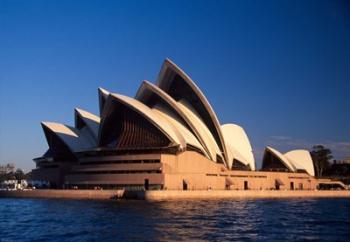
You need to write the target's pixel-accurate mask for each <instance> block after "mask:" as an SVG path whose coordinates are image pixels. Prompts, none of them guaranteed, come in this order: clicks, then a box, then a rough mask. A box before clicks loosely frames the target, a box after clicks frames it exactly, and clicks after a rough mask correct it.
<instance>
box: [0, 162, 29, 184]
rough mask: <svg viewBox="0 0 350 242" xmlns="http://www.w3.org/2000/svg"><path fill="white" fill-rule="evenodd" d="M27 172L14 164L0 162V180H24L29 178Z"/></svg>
mask: <svg viewBox="0 0 350 242" xmlns="http://www.w3.org/2000/svg"><path fill="white" fill-rule="evenodd" d="M29 175H30V174H29V173H27V174H26V173H24V172H23V170H22V169H20V168H17V169H16V167H15V165H14V164H12V163H8V164H5V165H1V164H0V182H3V181H6V180H24V179H28V178H29Z"/></svg>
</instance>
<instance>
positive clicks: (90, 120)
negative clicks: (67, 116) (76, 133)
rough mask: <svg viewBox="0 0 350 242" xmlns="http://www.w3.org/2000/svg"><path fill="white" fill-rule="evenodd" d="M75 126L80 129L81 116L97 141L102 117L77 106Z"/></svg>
mask: <svg viewBox="0 0 350 242" xmlns="http://www.w3.org/2000/svg"><path fill="white" fill-rule="evenodd" d="M74 111H75V112H74V113H75V115H74V116H75V128H78V129H79V127H78V126H79V118H80V119H81V120H82V121H83V122H84V123H85V125H86V127H87V128H88V129H89V131H90V134H91V135H92V137H93V138H94V139H95V141H96V142H97V138H98V129H99V125H100V117H98V116H96V115H95V114H92V113H90V112H87V111H85V110H82V109H79V108H75V109H74Z"/></svg>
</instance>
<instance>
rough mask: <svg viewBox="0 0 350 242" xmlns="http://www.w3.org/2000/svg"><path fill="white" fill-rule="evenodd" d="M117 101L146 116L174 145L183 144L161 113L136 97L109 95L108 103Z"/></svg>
mask: <svg viewBox="0 0 350 242" xmlns="http://www.w3.org/2000/svg"><path fill="white" fill-rule="evenodd" d="M115 101H116V102H118V103H121V104H123V105H124V106H126V107H128V108H130V109H132V110H134V111H135V112H137V113H139V114H140V115H142V116H143V117H145V118H146V119H147V120H148V121H149V122H151V124H153V125H154V126H155V127H156V128H157V129H158V130H160V131H161V132H162V133H163V134H164V135H165V136H166V137H167V138H168V139H169V140H170V141H171V142H172V143H173V145H181V140H180V138H179V137H178V136H177V134H176V131H174V129H173V127H172V126H170V125H169V124H168V123H167V121H166V120H164V119H163V118H162V117H161V116H159V114H157V113H156V112H154V111H153V110H152V109H150V108H149V107H148V106H146V105H145V104H143V103H141V102H140V101H138V100H136V99H134V98H131V97H127V96H124V95H120V94H116V93H111V94H110V95H109V97H108V99H107V102H106V104H107V103H108V104H109V103H113V102H115ZM103 118H107V117H103ZM103 122H104V121H103V120H102V123H101V129H103ZM101 129H100V134H101ZM100 138H101V137H100Z"/></svg>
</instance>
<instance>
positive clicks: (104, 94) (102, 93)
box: [98, 87, 110, 116]
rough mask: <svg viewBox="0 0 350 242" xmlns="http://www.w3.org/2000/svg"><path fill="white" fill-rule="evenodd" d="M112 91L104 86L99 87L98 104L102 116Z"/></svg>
mask: <svg viewBox="0 0 350 242" xmlns="http://www.w3.org/2000/svg"><path fill="white" fill-rule="evenodd" d="M109 94H110V92H109V91H107V90H106V89H103V88H102V87H99V88H98V104H99V108H100V116H102V112H103V107H104V105H105V103H106V101H107V98H108V96H109Z"/></svg>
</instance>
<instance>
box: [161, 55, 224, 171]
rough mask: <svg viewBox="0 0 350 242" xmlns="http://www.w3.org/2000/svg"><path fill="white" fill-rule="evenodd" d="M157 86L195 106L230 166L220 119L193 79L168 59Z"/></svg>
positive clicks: (176, 98)
mask: <svg viewBox="0 0 350 242" xmlns="http://www.w3.org/2000/svg"><path fill="white" fill-rule="evenodd" d="M157 85H158V86H159V87H160V88H161V89H163V90H164V91H165V92H167V93H168V94H169V95H170V96H171V97H173V98H174V99H175V100H176V101H179V100H180V99H185V100H186V101H187V102H190V103H193V104H195V106H194V109H195V110H196V112H197V113H198V118H199V119H201V120H202V123H203V124H205V125H206V126H207V128H208V130H209V132H211V133H212V137H214V140H215V142H216V146H218V147H219V149H220V153H221V154H220V157H222V156H223V158H224V161H225V163H226V165H227V166H228V163H227V149H226V145H225V141H224V138H223V135H222V133H221V128H220V123H219V121H218V118H217V116H216V114H215V112H214V111H213V109H212V107H211V105H210V104H209V102H208V100H207V99H206V97H205V96H204V94H203V93H202V91H201V90H200V89H199V88H198V87H197V86H196V84H195V83H194V82H193V81H192V80H191V78H190V77H189V76H188V75H187V74H186V73H185V72H184V71H183V70H181V69H180V68H179V67H178V66H177V65H176V64H174V63H173V62H172V61H170V60H169V59H166V60H165V61H164V64H163V66H162V69H161V71H160V73H159V76H158V80H157ZM174 85H175V86H174Z"/></svg>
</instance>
